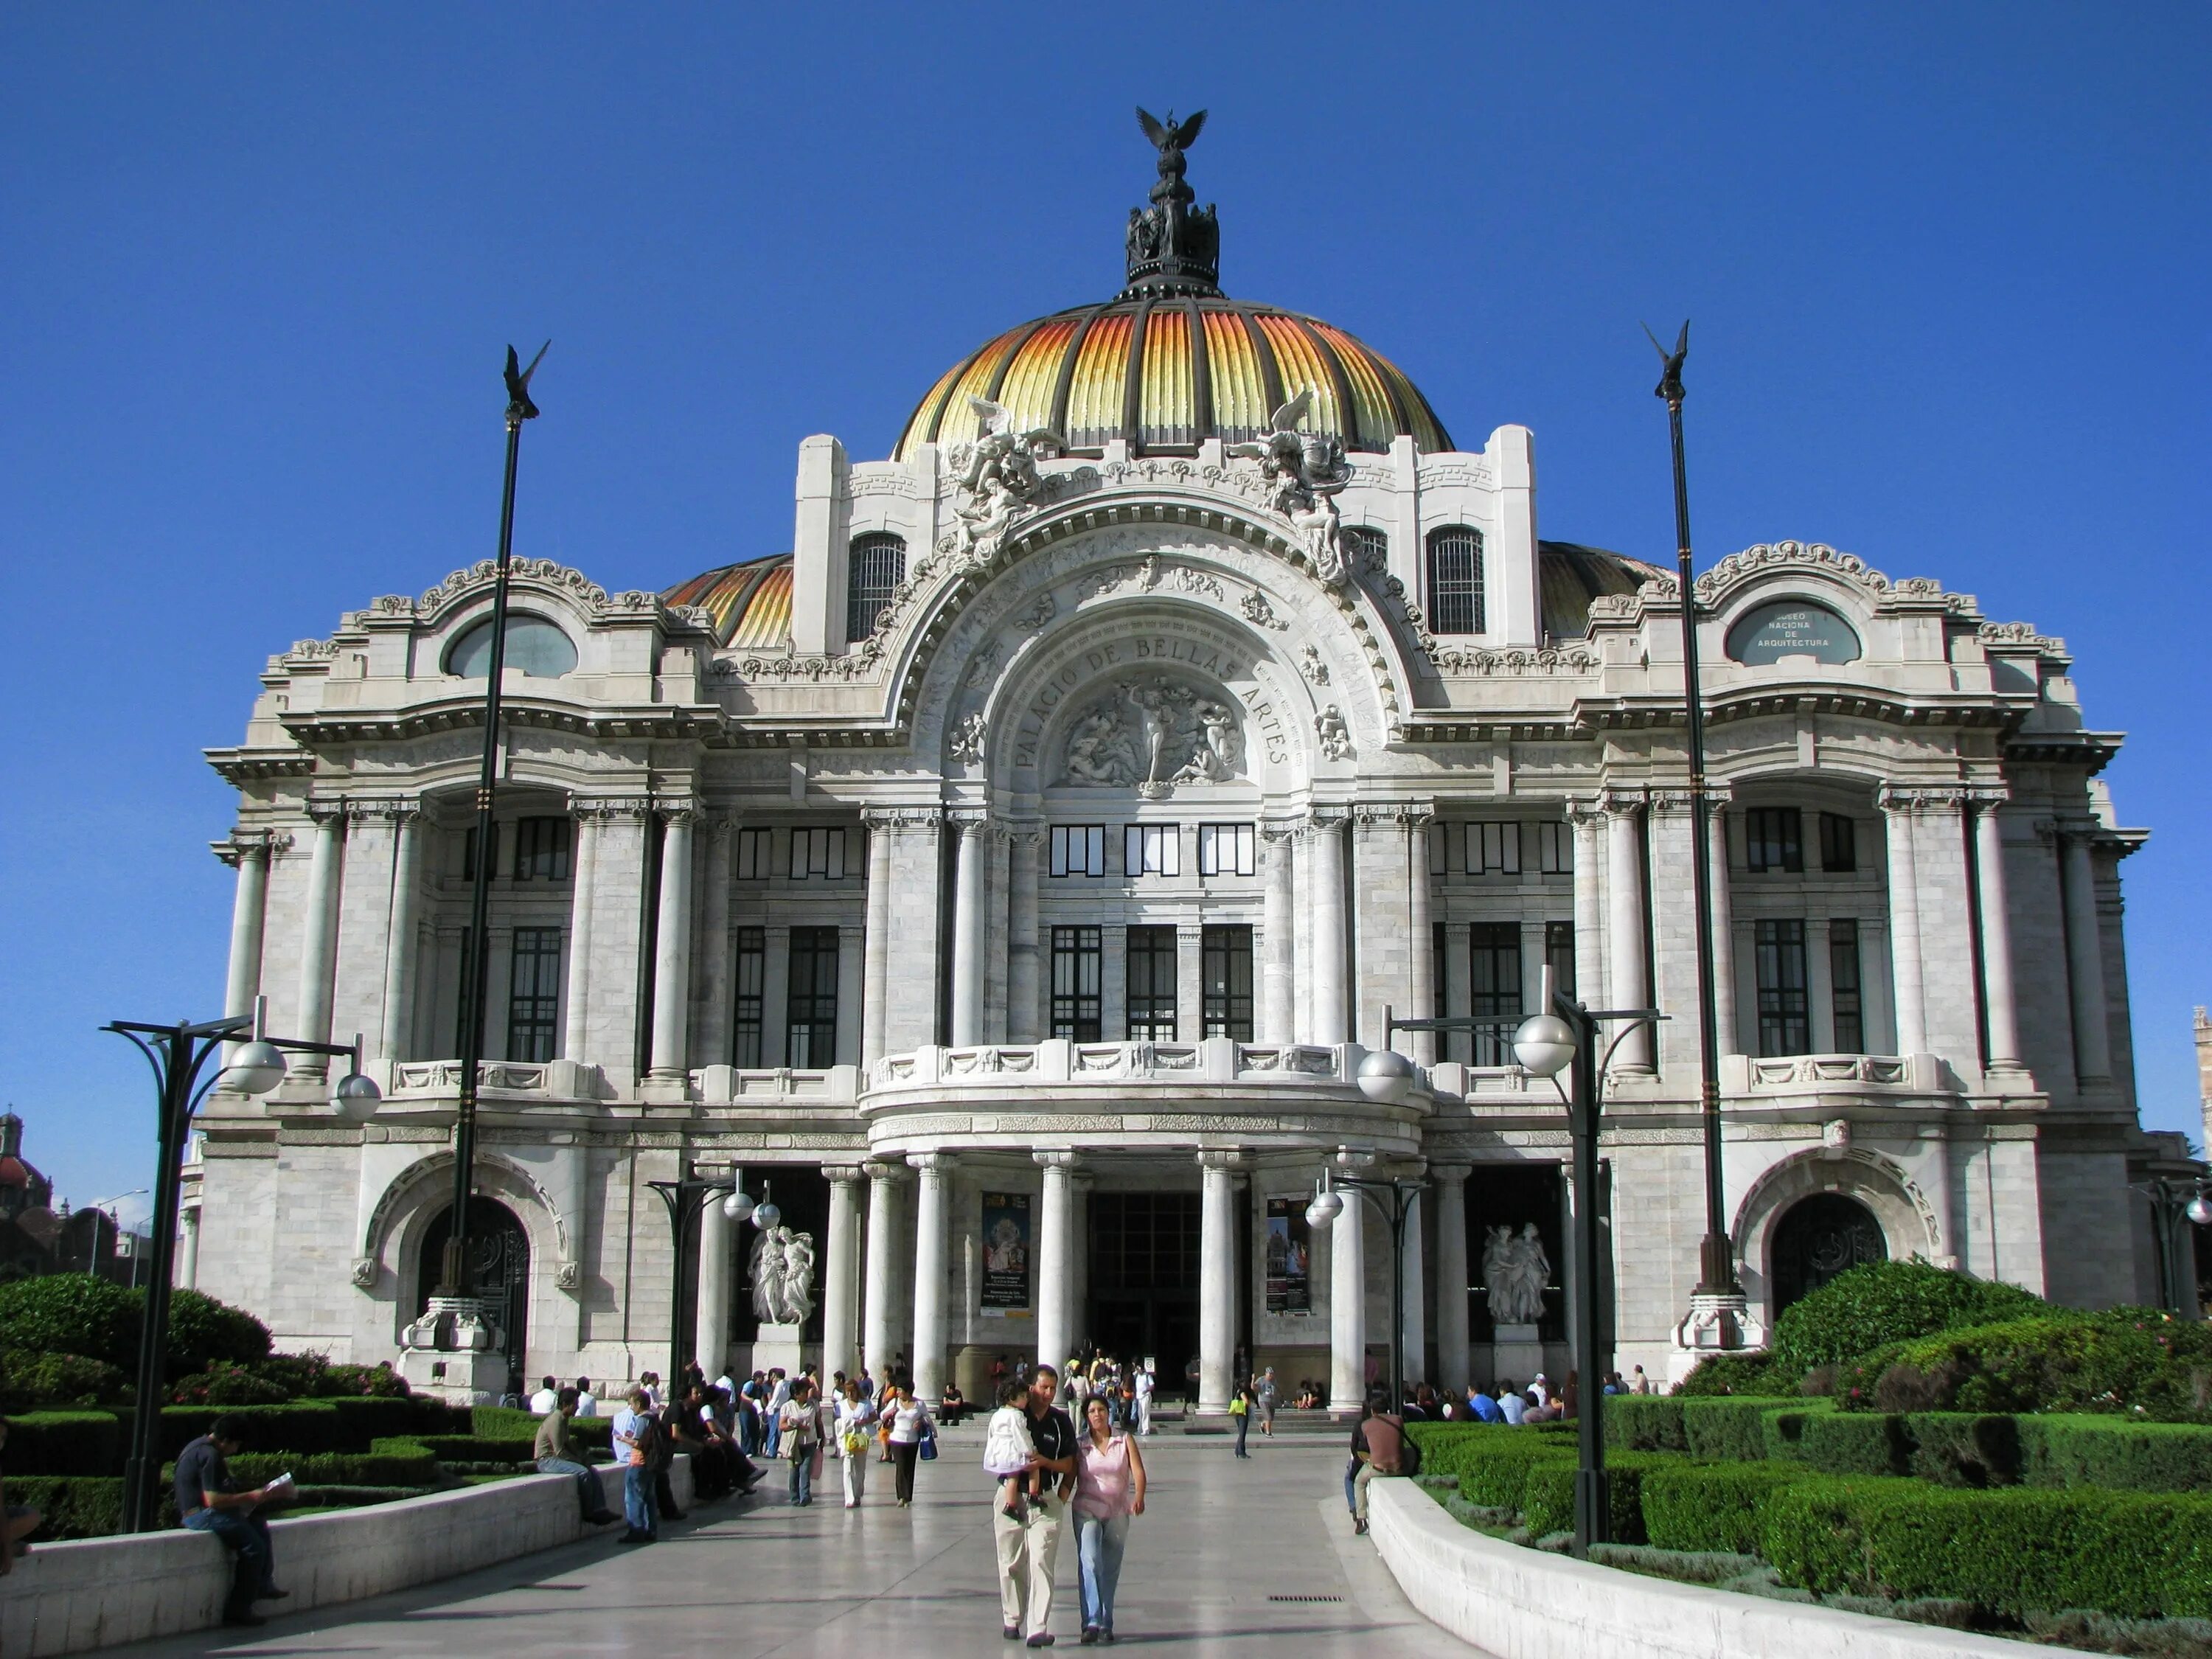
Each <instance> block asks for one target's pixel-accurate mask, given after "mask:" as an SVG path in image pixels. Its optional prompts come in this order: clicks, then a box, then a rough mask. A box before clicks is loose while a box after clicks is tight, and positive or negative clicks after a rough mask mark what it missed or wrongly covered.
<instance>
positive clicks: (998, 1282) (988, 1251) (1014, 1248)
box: [983, 1193, 1030, 1314]
mask: <svg viewBox="0 0 2212 1659" xmlns="http://www.w3.org/2000/svg"><path fill="white" fill-rule="evenodd" d="M1029 1305H1030V1195H1029V1194H1027V1193H986V1194H983V1310H984V1311H985V1312H986V1313H1000V1314H1005V1313H1026V1312H1027V1311H1028V1310H1029Z"/></svg>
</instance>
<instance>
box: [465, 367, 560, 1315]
mask: <svg viewBox="0 0 2212 1659" xmlns="http://www.w3.org/2000/svg"><path fill="white" fill-rule="evenodd" d="M551 345H552V342H551V341H550V340H548V341H547V342H546V343H545V344H544V345H543V346H540V347H539V348H538V355H537V356H535V357H533V358H532V359H531V360H530V367H529V368H522V367H521V364H520V360H519V359H518V358H517V357H516V356H515V353H514V348H513V346H509V347H507V485H506V489H505V491H504V492H503V493H502V495H501V497H500V504H499V563H498V566H497V568H496V570H495V574H494V578H493V582H492V601H491V657H490V660H489V663H488V664H487V665H486V668H485V672H484V717H483V769H481V770H480V771H479V772H478V773H477V827H476V868H475V870H474V872H472V882H471V887H470V890H469V932H468V938H467V940H466V942H465V946H464V949H463V956H464V957H465V968H464V970H463V973H462V975H461V1083H460V1099H459V1106H458V1109H456V1111H455V1113H454V1116H453V1229H452V1231H450V1232H448V1233H447V1236H446V1254H445V1259H444V1260H443V1261H441V1263H440V1264H439V1274H438V1278H439V1285H438V1293H439V1294H440V1295H441V1296H447V1297H460V1296H466V1295H467V1294H468V1293H469V1291H468V1283H467V1279H468V1273H467V1262H468V1243H469V1194H471V1191H473V1190H474V1188H475V1186H476V1161H477V1073H479V1072H481V1071H482V1070H483V1038H484V998H485V995H486V992H487V987H489V983H490V980H491V975H490V971H489V969H490V965H491V952H490V951H488V950H486V949H485V948H484V947H485V943H486V937H487V934H488V932H489V928H490V925H491V866H492V860H493V859H494V858H495V856H496V855H497V854H498V851H499V842H498V829H497V827H496V826H495V823H493V820H492V792H493V789H494V787H495V786H496V785H497V783H498V781H499V694H500V680H501V675H502V674H503V673H504V672H505V671H506V668H507V565H508V562H509V560H510V559H511V558H512V557H513V551H514V473H515V468H516V466H517V465H518V464H519V463H520V460H521V459H522V423H523V422H525V421H530V420H535V419H536V418H537V417H538V405H537V404H534V403H532V402H531V400H530V377H531V376H532V374H536V373H537V372H538V364H539V363H542V362H544V361H545V353H546V350H547V349H548V348H549V347H550V346H551Z"/></svg>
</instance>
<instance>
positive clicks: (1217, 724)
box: [1060, 676, 1243, 795]
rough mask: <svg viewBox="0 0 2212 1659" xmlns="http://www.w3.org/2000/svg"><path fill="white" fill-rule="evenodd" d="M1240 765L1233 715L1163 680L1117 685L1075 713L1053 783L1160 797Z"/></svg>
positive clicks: (1217, 778)
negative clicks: (1057, 778)
mask: <svg viewBox="0 0 2212 1659" xmlns="http://www.w3.org/2000/svg"><path fill="white" fill-rule="evenodd" d="M1242 768H1243V739H1242V738H1241V737H1240V736H1239V735H1238V732H1237V716H1236V715H1235V714H1233V713H1231V710H1230V708H1229V707H1228V705H1227V704H1225V703H1222V702H1215V701H1214V700H1213V699H1212V698H1210V697H1208V696H1205V695H1204V694H1203V693H1202V692H1200V691H1199V690H1197V689H1195V688H1194V687H1192V686H1189V685H1186V684H1183V683H1182V681H1180V680H1174V679H1170V678H1166V677H1165V676H1157V677H1154V678H1150V679H1131V680H1124V681H1122V682H1121V684H1120V685H1118V686H1116V687H1115V690H1114V691H1113V693H1112V694H1111V695H1110V696H1106V697H1103V698H1101V699H1100V700H1099V701H1098V702H1096V703H1094V704H1092V705H1091V707H1090V708H1087V709H1085V711H1084V712H1083V714H1081V715H1079V717H1078V718H1077V720H1076V721H1075V724H1074V726H1073V729H1072V731H1071V732H1070V733H1069V735H1068V739H1067V757H1066V763H1065V766H1064V767H1063V769H1062V775H1061V778H1060V782H1061V783H1062V784H1063V785H1064V786H1066V787H1075V788H1097V789H1127V788H1130V787H1134V788H1136V789H1137V791H1138V792H1139V793H1142V794H1146V795H1164V794H1167V793H1170V791H1171V790H1172V789H1173V788H1174V787H1175V786H1176V784H1179V783H1219V782H1223V781H1226V780H1228V779H1231V778H1233V777H1236V776H1237V775H1238V773H1239V771H1240V770H1241V769H1242Z"/></svg>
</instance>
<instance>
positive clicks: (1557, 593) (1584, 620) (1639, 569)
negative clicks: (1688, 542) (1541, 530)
mask: <svg viewBox="0 0 2212 1659" xmlns="http://www.w3.org/2000/svg"><path fill="white" fill-rule="evenodd" d="M1536 571H1537V578H1536V579H1537V583H1538V586H1539V587H1540V589H1541V592H1540V593H1539V596H1538V599H1539V605H1540V606H1541V610H1542V611H1543V615H1544V634H1545V636H1546V637H1547V638H1548V639H1554V640H1578V639H1580V638H1582V636H1583V635H1584V634H1587V633H1588V632H1589V608H1590V601H1591V600H1592V599H1596V598H1597V597H1598V596H1599V595H1600V594H1601V593H1633V592H1636V590H1637V589H1638V588H1639V587H1641V586H1644V583H1646V582H1648V581H1650V580H1652V578H1654V577H1655V576H1660V577H1663V576H1665V575H1667V574H1668V572H1666V571H1664V570H1662V569H1661V568H1659V567H1658V566H1657V565H1656V564H1646V563H1644V561H1643V560H1641V559H1632V558H1630V557H1629V556H1627V555H1626V553H1613V552H1608V551H1607V550H1606V549H1604V548H1602V547H1584V546H1583V544H1581V543H1579V542H1542V541H1540V542H1538V543H1537V544H1536Z"/></svg>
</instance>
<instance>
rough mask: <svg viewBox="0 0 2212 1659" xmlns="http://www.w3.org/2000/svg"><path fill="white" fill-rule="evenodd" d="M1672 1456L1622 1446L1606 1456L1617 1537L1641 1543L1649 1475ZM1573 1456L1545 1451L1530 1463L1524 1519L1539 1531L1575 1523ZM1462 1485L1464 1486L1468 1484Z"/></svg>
mask: <svg viewBox="0 0 2212 1659" xmlns="http://www.w3.org/2000/svg"><path fill="white" fill-rule="evenodd" d="M1666 1461H1667V1460H1664V1459H1662V1458H1656V1457H1654V1456H1652V1455H1650V1454H1649V1453H1646V1452H1622V1453H1620V1455H1618V1456H1614V1457H1608V1458H1607V1459H1606V1465H1605V1468H1606V1482H1607V1504H1606V1509H1607V1513H1608V1514H1609V1515H1610V1516H1611V1517H1612V1522H1613V1542H1615V1543H1616V1544H1641V1543H1643V1542H1644V1496H1643V1494H1644V1474H1645V1473H1646V1471H1648V1470H1650V1469H1651V1468H1654V1467H1656V1466H1658V1465H1660V1464H1662V1463H1663V1462H1666ZM1576 1474H1577V1462H1576V1460H1574V1459H1573V1458H1558V1457H1541V1458H1537V1459H1535V1460H1534V1461H1533V1462H1530V1463H1529V1465H1528V1479H1527V1480H1526V1481H1525V1483H1524V1484H1523V1485H1522V1489H1521V1504H1520V1510H1521V1523H1522V1525H1523V1526H1525V1527H1527V1528H1528V1530H1529V1532H1530V1533H1531V1534H1534V1535H1535V1536H1536V1537H1539V1538H1541V1537H1542V1536H1544V1535H1545V1534H1547V1533H1554V1532H1571V1531H1572V1530H1573V1529H1574V1524H1575V1476H1576ZM1462 1490H1464V1488H1463V1487H1462Z"/></svg>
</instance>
